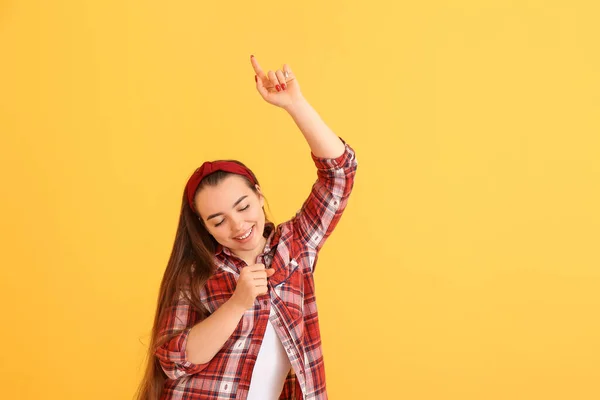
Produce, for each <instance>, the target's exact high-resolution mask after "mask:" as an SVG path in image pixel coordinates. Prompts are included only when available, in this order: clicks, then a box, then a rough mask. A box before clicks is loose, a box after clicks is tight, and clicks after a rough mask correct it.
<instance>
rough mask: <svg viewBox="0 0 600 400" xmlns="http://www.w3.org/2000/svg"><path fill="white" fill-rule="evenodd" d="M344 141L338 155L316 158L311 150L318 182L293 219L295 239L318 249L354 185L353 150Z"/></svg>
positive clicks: (338, 215) (334, 224)
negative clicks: (342, 151) (342, 149)
mask: <svg viewBox="0 0 600 400" xmlns="http://www.w3.org/2000/svg"><path fill="white" fill-rule="evenodd" d="M340 140H341V141H342V142H343V143H344V146H345V150H344V153H343V154H342V155H341V156H339V157H337V158H319V157H316V156H315V155H314V154H313V153H312V152H311V157H312V159H313V161H314V163H315V166H316V167H317V181H316V182H315V183H314V185H313V187H312V189H311V192H310V194H309V196H308V198H307V199H306V201H305V202H304V204H303V205H302V208H301V209H300V210H299V211H298V212H297V213H296V216H295V217H294V218H293V219H292V223H293V227H294V231H295V233H296V238H297V239H298V240H300V241H301V242H302V243H303V244H304V245H306V246H307V247H308V248H310V249H312V250H314V251H315V252H318V251H319V250H320V249H321V247H322V246H323V244H324V243H325V240H327V238H328V237H329V235H330V234H331V232H333V229H334V228H335V226H336V225H337V223H338V222H339V220H340V218H341V217H342V213H343V212H344V209H345V208H346V205H347V203H348V198H349V196H350V193H351V192H352V188H353V186H354V176H355V174H356V167H357V161H356V156H355V153H354V150H353V149H352V148H351V147H350V146H349V145H348V144H347V143H346V142H345V141H344V139H342V138H340Z"/></svg>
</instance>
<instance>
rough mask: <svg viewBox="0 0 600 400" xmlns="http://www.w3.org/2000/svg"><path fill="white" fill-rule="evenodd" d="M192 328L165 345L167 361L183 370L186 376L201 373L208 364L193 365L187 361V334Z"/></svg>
mask: <svg viewBox="0 0 600 400" xmlns="http://www.w3.org/2000/svg"><path fill="white" fill-rule="evenodd" d="M191 330H192V328H187V329H185V330H184V331H182V332H181V334H180V335H179V336H177V337H175V338H173V339H172V340H171V342H169V343H168V344H167V348H166V349H165V350H166V353H167V357H166V358H168V360H169V361H171V362H172V363H174V364H175V365H177V366H178V367H179V368H181V369H183V370H184V372H185V373H186V374H195V373H197V372H200V371H202V370H203V369H204V368H206V366H207V365H208V364H209V363H205V364H195V363H193V362H191V361H189V360H188V358H187V354H186V349H187V343H188V338H189V334H190V331H191Z"/></svg>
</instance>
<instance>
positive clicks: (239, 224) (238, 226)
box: [231, 216, 244, 234]
mask: <svg viewBox="0 0 600 400" xmlns="http://www.w3.org/2000/svg"><path fill="white" fill-rule="evenodd" d="M231 223H232V226H233V233H234V234H235V233H237V232H239V231H241V230H242V229H243V228H244V219H243V218H242V217H241V216H238V217H233V218H232V220H231Z"/></svg>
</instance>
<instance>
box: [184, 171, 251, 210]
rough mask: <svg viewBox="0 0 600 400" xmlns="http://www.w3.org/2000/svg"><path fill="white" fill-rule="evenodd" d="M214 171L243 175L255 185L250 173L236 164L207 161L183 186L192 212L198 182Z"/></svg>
mask: <svg viewBox="0 0 600 400" xmlns="http://www.w3.org/2000/svg"><path fill="white" fill-rule="evenodd" d="M215 171H225V172H231V173H234V174H238V175H243V176H245V177H246V178H248V179H249V180H250V182H252V183H254V184H255V185H256V181H255V180H254V178H253V177H252V174H251V173H250V171H249V170H248V169H246V168H244V167H242V166H241V165H240V164H237V163H234V162H231V161H216V162H210V161H207V162H205V163H204V164H202V166H201V167H200V168H198V169H196V171H194V173H193V174H192V176H191V177H190V179H189V180H188V182H187V184H186V185H185V190H186V193H187V198H188V203H189V204H190V207H191V208H192V210H195V209H196V208H195V207H194V195H195V194H196V189H198V185H199V184H200V181H201V180H202V179H203V178H204V177H205V176H206V175H209V174H212V173H213V172H215Z"/></svg>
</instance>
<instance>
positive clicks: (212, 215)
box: [206, 195, 248, 221]
mask: <svg viewBox="0 0 600 400" xmlns="http://www.w3.org/2000/svg"><path fill="white" fill-rule="evenodd" d="M246 197H248V195H245V196H242V197H240V198H239V199H238V201H236V202H235V203H233V207H231V208H234V207H235V206H237V205H238V204H240V202H241V201H242V200H244V199H245V198H246ZM219 215H223V213H216V214H211V215H209V216H208V218H206V220H207V221H208V220H209V219H211V218H215V217H218V216H219Z"/></svg>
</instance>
